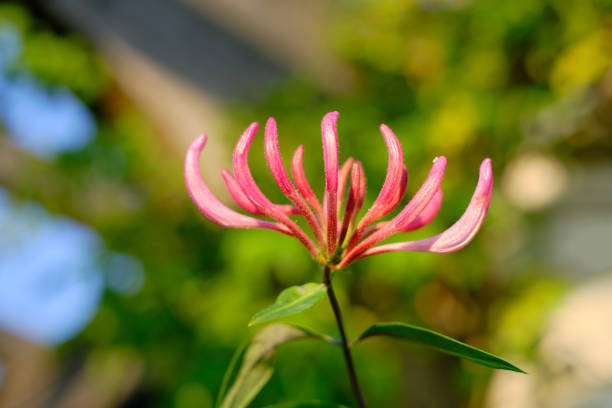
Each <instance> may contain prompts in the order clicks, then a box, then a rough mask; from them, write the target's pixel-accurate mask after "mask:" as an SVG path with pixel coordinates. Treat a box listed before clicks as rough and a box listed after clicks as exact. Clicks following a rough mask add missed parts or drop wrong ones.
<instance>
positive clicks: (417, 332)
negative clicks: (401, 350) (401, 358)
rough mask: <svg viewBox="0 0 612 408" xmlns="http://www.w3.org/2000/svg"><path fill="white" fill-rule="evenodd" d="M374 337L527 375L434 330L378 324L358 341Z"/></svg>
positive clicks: (401, 324)
mask: <svg viewBox="0 0 612 408" xmlns="http://www.w3.org/2000/svg"><path fill="white" fill-rule="evenodd" d="M372 336H391V337H397V338H399V339H402V340H407V341H413V342H417V343H421V344H424V345H426V346H429V347H432V348H434V349H436V350H438V351H440V352H442V353H446V354H450V355H452V356H456V357H461V358H464V359H466V360H469V361H472V362H474V363H477V364H481V365H484V366H487V367H493V368H498V369H501V370H510V371H517V372H519V373H525V372H524V371H523V370H521V369H520V368H518V367H516V366H514V365H512V364H510V363H508V362H507V361H505V360H502V359H501V358H499V357H497V356H494V355H493V354H490V353H487V352H486V351H482V350H479V349H477V348H476V347H472V346H470V345H467V344H465V343H462V342H460V341H457V340H455V339H453V338H450V337H448V336H445V335H443V334H440V333H436V332H435V331H433V330H429V329H425V328H423V327H418V326H413V325H410V324H406V323H396V322H391V323H377V324H375V325H373V326H371V327H370V328H369V329H367V330H366V331H365V332H363V334H362V335H361V336H360V337H359V339H358V340H357V341H361V340H363V339H366V338H368V337H372Z"/></svg>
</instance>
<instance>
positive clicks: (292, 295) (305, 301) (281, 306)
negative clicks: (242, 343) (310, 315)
mask: <svg viewBox="0 0 612 408" xmlns="http://www.w3.org/2000/svg"><path fill="white" fill-rule="evenodd" d="M325 292H326V287H325V285H324V284H322V283H312V282H311V283H306V284H304V285H301V286H291V287H289V288H287V289H285V290H283V291H282V292H281V293H280V294H279V295H278V297H277V298H276V301H275V302H274V304H272V305H270V306H268V307H266V308H265V309H263V310H260V311H259V312H257V313H256V314H255V316H253V318H252V319H251V321H250V322H249V326H253V325H255V324H259V323H264V322H267V321H270V320H273V319H278V318H281V317H284V316H289V315H292V314H295V313H298V312H301V311H303V310H306V309H309V308H311V307H313V306H314V305H316V304H317V303H319V301H320V300H321V299H322V298H323V296H324V295H325Z"/></svg>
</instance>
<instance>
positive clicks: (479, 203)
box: [359, 159, 493, 258]
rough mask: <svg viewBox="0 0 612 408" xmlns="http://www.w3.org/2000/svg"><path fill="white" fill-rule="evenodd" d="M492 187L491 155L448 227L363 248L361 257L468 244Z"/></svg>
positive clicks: (479, 223)
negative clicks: (464, 206) (425, 235)
mask: <svg viewBox="0 0 612 408" xmlns="http://www.w3.org/2000/svg"><path fill="white" fill-rule="evenodd" d="M492 191H493V171H492V170H491V159H485V160H484V161H483V162H482V164H481V165H480V177H479V179H478V185H477V186H476V190H475V191H474V194H473V195H472V200H471V201H470V204H469V205H468V207H467V209H466V210H465V212H464V213H463V215H462V216H461V218H459V220H458V221H457V222H456V223H455V224H453V226H451V227H450V228H449V229H447V230H446V231H444V232H442V233H441V234H438V235H436V236H433V237H430V238H426V239H422V240H419V241H408V242H396V243H392V244H386V245H380V246H377V247H374V248H370V249H368V250H367V251H365V252H363V253H362V254H361V255H360V256H359V258H363V257H366V256H369V255H374V254H380V253H383V252H390V251H417V252H435V253H438V254H446V253H449V252H454V251H458V250H460V249H462V248H463V247H465V246H466V245H467V244H468V243H469V242H470V241H471V240H472V239H473V238H474V236H475V235H476V233H477V232H478V230H479V229H480V227H481V226H482V223H483V222H484V219H485V216H486V215H487V210H488V209H489V204H490V202H491V193H492Z"/></svg>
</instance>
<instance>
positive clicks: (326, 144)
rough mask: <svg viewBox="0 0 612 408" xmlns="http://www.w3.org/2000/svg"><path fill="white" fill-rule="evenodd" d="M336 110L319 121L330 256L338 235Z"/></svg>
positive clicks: (334, 248)
mask: <svg viewBox="0 0 612 408" xmlns="http://www.w3.org/2000/svg"><path fill="white" fill-rule="evenodd" d="M337 120H338V112H330V113H328V114H326V115H325V116H324V117H323V120H322V121H321V134H322V139H323V161H324V163H325V197H324V200H325V203H324V208H325V212H326V213H325V225H326V228H327V251H328V253H329V255H330V256H331V255H332V254H333V253H334V252H335V251H336V247H337V244H338V243H337V237H338V204H337V203H338V201H337V200H338V131H337V128H336V121H337Z"/></svg>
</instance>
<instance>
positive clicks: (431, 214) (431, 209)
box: [401, 188, 444, 232]
mask: <svg viewBox="0 0 612 408" xmlns="http://www.w3.org/2000/svg"><path fill="white" fill-rule="evenodd" d="M443 197H444V194H442V189H441V188H438V191H436V194H435V195H434V196H433V198H432V199H431V201H430V202H429V204H427V206H426V207H425V208H423V211H421V213H420V214H419V215H418V216H417V217H416V218H415V219H414V220H412V221H411V222H409V223H408V224H406V225H404V226H403V227H402V229H401V231H402V232H410V231H414V230H418V229H419V228H421V227H424V226H425V225H427V224H429V223H430V222H431V221H432V220H433V219H434V218H435V217H436V215H438V211H440V207H441V206H442V198H443Z"/></svg>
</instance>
